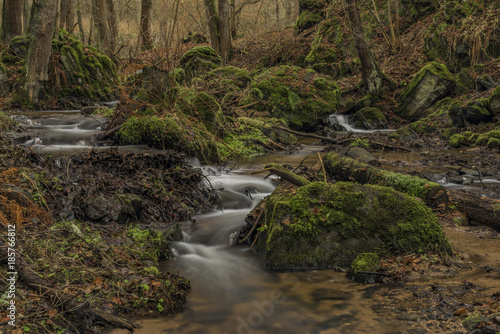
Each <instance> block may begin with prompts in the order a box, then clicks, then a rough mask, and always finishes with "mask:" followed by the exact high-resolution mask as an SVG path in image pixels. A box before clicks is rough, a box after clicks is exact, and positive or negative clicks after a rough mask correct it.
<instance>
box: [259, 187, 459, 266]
mask: <svg viewBox="0 0 500 334" xmlns="http://www.w3.org/2000/svg"><path fill="white" fill-rule="evenodd" d="M265 226H266V228H265V229H264V231H263V233H264V235H263V236H261V237H260V238H259V239H258V241H257V244H258V251H259V253H260V254H261V255H262V257H263V260H264V262H265V265H266V267H267V268H269V269H299V268H331V267H334V266H349V265H350V264H351V262H352V261H353V260H354V259H355V258H356V257H357V256H358V255H359V254H361V253H367V252H376V253H377V254H379V255H381V256H386V255H388V254H405V253H412V252H437V253H443V254H453V251H452V249H451V245H450V244H449V243H448V241H447V240H446V239H445V237H444V233H443V232H442V230H441V228H440V226H439V223H438V221H437V219H436V217H435V216H434V215H433V213H432V211H431V210H430V209H429V208H427V207H426V206H425V205H424V204H423V203H422V202H421V201H418V200H416V199H414V198H412V197H410V196H408V195H405V194H402V193H399V192H396V191H394V190H393V189H390V188H387V187H380V186H372V185H370V186H366V185H365V186H363V185H358V184H352V183H346V182H338V183H336V184H334V185H333V184H328V183H322V182H315V183H311V184H310V185H307V186H303V187H300V188H299V189H298V190H296V191H295V190H290V189H286V188H282V187H279V188H277V189H276V190H275V191H274V192H273V194H272V195H271V196H270V197H268V198H267V199H266V212H265Z"/></svg>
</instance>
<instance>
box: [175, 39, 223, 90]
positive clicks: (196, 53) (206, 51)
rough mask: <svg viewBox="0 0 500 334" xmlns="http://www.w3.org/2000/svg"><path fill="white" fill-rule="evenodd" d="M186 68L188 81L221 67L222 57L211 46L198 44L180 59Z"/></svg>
mask: <svg viewBox="0 0 500 334" xmlns="http://www.w3.org/2000/svg"><path fill="white" fill-rule="evenodd" d="M179 64H180V67H181V68H182V69H183V70H184V73H185V79H186V81H190V80H191V79H192V78H195V77H199V76H200V75H202V74H204V73H206V72H209V71H211V70H214V69H216V68H219V67H220V66H221V64H222V59H221V57H220V56H219V55H218V54H217V52H215V50H214V49H212V48H211V47H209V46H205V45H204V46H196V47H194V48H192V49H190V50H188V51H187V52H186V53H185V54H183V55H182V57H181V59H180V61H179Z"/></svg>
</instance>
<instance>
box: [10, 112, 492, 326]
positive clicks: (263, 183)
mask: <svg viewBox="0 0 500 334" xmlns="http://www.w3.org/2000/svg"><path fill="white" fill-rule="evenodd" d="M23 115H24V116H28V117H29V118H30V119H31V122H32V125H30V127H31V128H32V129H33V133H32V134H31V138H22V139H19V142H20V143H23V144H25V145H30V146H33V148H34V149H35V150H37V151H39V152H43V153H51V154H54V153H60V154H67V153H75V152H78V151H80V150H88V149H92V148H93V144H94V143H93V141H92V140H93V137H94V136H95V134H97V133H98V132H100V128H101V127H102V126H103V120H101V119H99V118H93V117H83V116H82V115H80V114H79V113H75V112H65V113H61V112H56V113H37V114H36V115H28V114H23ZM37 139H38V140H37ZM122 149H127V150H129V151H131V152H134V151H136V152H144V151H148V152H154V150H149V149H147V148H145V147H142V146H134V147H128V148H122ZM322 149H323V146H318V145H315V144H314V143H312V142H304V144H303V149H302V150H301V151H300V152H298V153H295V154H285V153H277V154H267V155H263V156H258V157H255V158H253V159H251V160H250V161H249V162H248V164H247V165H245V166H242V167H239V168H238V169H234V170H232V171H230V172H227V171H225V170H223V169H217V168H212V167H207V166H200V165H199V164H198V163H197V162H196V161H195V160H193V165H194V167H195V168H200V169H201V170H202V171H203V173H204V174H205V175H206V177H207V179H208V180H209V181H210V183H211V185H212V186H213V187H214V188H215V189H218V191H219V193H220V197H221V202H220V205H219V210H218V211H215V212H210V213H206V214H202V215H197V216H195V217H194V219H193V221H190V222H184V223H183V224H182V229H183V241H182V242H177V243H175V244H174V245H173V249H174V253H175V258H174V260H171V261H168V262H164V263H163V264H162V268H161V270H164V271H169V272H179V273H180V274H181V275H183V276H185V277H187V278H189V279H190V280H191V285H192V290H191V292H190V293H189V296H188V305H187V309H186V310H185V311H184V312H182V313H180V314H174V315H168V316H162V317H156V318H154V319H147V318H141V319H135V321H136V323H137V324H138V325H139V326H140V328H139V329H137V330H136V331H135V333H138V334H143V333H144V334H146V333H147V334H156V333H214V334H215V333H217V334H220V333H238V334H240V333H245V334H249V333H367V332H370V333H374V334H378V333H380V334H382V333H384V334H385V333H418V330H424V329H426V325H425V324H424V323H423V322H421V321H420V319H421V318H422V319H423V318H424V316H423V315H424V314H427V313H429V312H430V311H429V306H428V305H427V306H422V305H421V304H422V302H421V301H418V300H415V298H414V296H413V299H412V297H411V296H408V294H407V292H406V291H407V290H405V289H403V288H398V287H392V286H387V285H362V284H358V283H354V282H352V281H350V280H348V279H347V278H346V277H345V273H344V272H342V271H341V270H313V271H299V272H268V271H265V270H263V269H262V267H261V265H260V263H259V262H258V259H257V257H256V255H255V254H254V252H253V250H252V249H251V248H249V247H244V246H239V245H236V246H235V247H230V246H229V244H230V243H232V235H234V233H235V232H236V231H238V229H239V228H240V227H241V226H242V225H243V224H244V219H245V217H246V215H247V214H248V213H249V212H250V210H251V209H252V208H253V207H254V206H255V205H256V204H257V203H258V202H259V200H260V199H262V198H264V197H265V196H267V195H268V194H270V193H271V192H272V191H273V189H274V181H273V179H272V178H269V179H264V178H263V177H262V176H255V175H252V174H251V172H252V171H255V170H257V169H260V168H261V167H259V166H262V165H264V164H266V163H269V162H276V163H280V164H290V165H294V166H297V165H299V164H300V163H304V164H306V165H309V166H311V165H312V164H314V163H316V162H317V153H318V152H320V151H321V150H322ZM437 154H439V153H437ZM381 158H383V159H386V160H387V161H403V162H405V163H407V164H409V165H411V164H412V163H413V162H414V161H415V160H418V159H419V156H414V155H411V156H410V155H408V154H407V155H406V156H405V155H404V154H393V153H390V154H389V153H386V154H384V155H383V157H381ZM304 159H305V160H304ZM403 165H404V164H403ZM437 165H439V163H436V166H433V167H436V169H433V168H431V171H432V173H433V175H435V177H436V178H440V177H441V176H442V175H441V174H440V171H439V170H438V169H437ZM403 167H405V166H403ZM425 168H428V167H425ZM467 177H470V178H476V179H478V178H479V177H477V176H474V175H471V176H467ZM439 180H444V181H442V182H443V183H444V184H446V185H450V183H449V182H448V181H447V180H446V178H445V177H444V176H442V177H441V178H440V179H439ZM481 181H482V182H492V183H495V182H498V180H497V179H495V178H491V179H484V178H483V179H482V180H481ZM451 185H452V186H453V187H474V185H458V184H455V183H451ZM476 188H478V187H477V186H476ZM476 190H478V191H480V190H479V188H478V189H476ZM497 195H498V193H496V194H492V195H491V196H492V197H494V196H497ZM451 234H452V235H453V236H454V239H456V240H457V242H458V243H459V244H462V245H463V246H464V247H467V245H470V244H471V243H472V241H471V240H470V238H471V236H470V235H463V234H460V233H457V232H452V233H451ZM496 238H497V239H498V237H496ZM496 241H498V240H496ZM492 247H494V246H492ZM496 247H497V248H498V246H496ZM471 251H472V250H471ZM495 254H496V255H493V256H492V257H489V258H488V259H486V258H485V257H484V255H481V254H476V257H475V258H474V261H475V262H477V266H479V264H481V265H483V264H485V263H490V264H491V263H492V262H491V261H493V263H492V264H495V265H497V266H500V257H499V255H498V254H500V250H498V252H495ZM471 263H472V262H471ZM482 274H483V273H482V272H480V271H477V270H476V267H475V266H471V270H469V271H468V272H466V273H463V274H461V275H456V276H453V278H449V279H448V281H442V279H441V278H438V280H440V284H442V285H447V284H448V285H449V286H450V289H451V287H453V286H455V285H457V284H460V283H457V282H460V280H461V279H462V278H464V277H466V278H467V279H469V280H472V279H474V280H476V281H481V282H482V283H484V284H485V285H487V286H490V287H494V286H495V285H496V284H497V282H496V280H495V278H494V277H493V278H492V277H488V278H486V279H482V278H481V277H482V276H481V275H482ZM422 284H424V285H425V284H433V283H432V282H429V283H422ZM410 310H412V311H411V312H410ZM415 310H419V311H418V312H417V311H415ZM429 314H430V313H429ZM446 316H448V317H451V318H452V317H453V315H451V316H449V315H446ZM412 330H413V332H412ZM415 330H416V331H415ZM420 332H422V331H420ZM446 332H447V331H445V330H443V331H440V330H439V329H438V330H437V331H430V332H429V333H446ZM112 333H113V334H121V333H126V331H123V330H114V331H112Z"/></svg>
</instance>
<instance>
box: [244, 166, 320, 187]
mask: <svg viewBox="0 0 500 334" xmlns="http://www.w3.org/2000/svg"><path fill="white" fill-rule="evenodd" d="M263 172H270V173H272V174H275V175H278V176H279V177H281V178H283V179H285V180H287V181H289V182H291V183H293V184H295V185H297V186H299V187H302V186H306V185H308V184H310V183H311V182H310V181H308V180H306V179H305V178H303V177H302V176H299V175H297V174H294V173H292V172H290V171H288V170H286V169H285V168H283V167H281V166H280V165H278V164H268V165H265V166H264V169H260V170H258V171H255V172H253V173H252V174H259V173H263Z"/></svg>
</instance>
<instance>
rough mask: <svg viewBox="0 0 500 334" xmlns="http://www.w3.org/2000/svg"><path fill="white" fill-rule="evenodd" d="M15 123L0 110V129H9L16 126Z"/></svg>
mask: <svg viewBox="0 0 500 334" xmlns="http://www.w3.org/2000/svg"><path fill="white" fill-rule="evenodd" d="M16 125H17V123H16V122H14V121H13V120H12V119H11V118H10V117H7V116H6V115H5V114H4V113H3V112H1V111H0V131H2V132H3V131H10V130H14V129H15V128H16Z"/></svg>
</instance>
